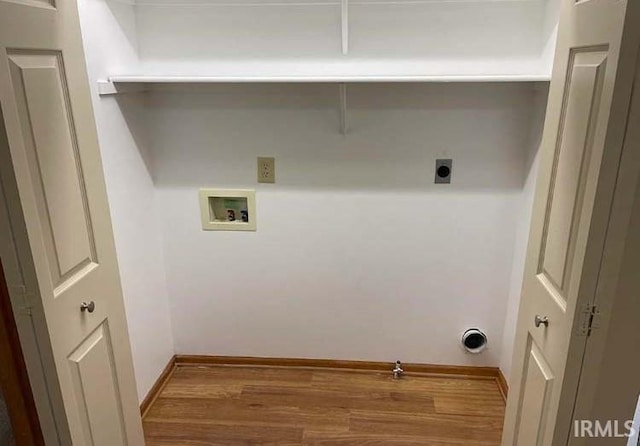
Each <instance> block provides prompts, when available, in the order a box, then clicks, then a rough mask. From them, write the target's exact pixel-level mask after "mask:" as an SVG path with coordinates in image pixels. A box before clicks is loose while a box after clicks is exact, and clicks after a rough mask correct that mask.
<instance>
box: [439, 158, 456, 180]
mask: <svg viewBox="0 0 640 446" xmlns="http://www.w3.org/2000/svg"><path fill="white" fill-rule="evenodd" d="M452 172H453V160H452V159H437V160H436V178H435V183H436V184H449V183H451V175H452Z"/></svg>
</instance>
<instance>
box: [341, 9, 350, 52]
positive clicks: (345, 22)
mask: <svg viewBox="0 0 640 446" xmlns="http://www.w3.org/2000/svg"><path fill="white" fill-rule="evenodd" d="M340 16H341V18H342V54H343V55H345V56H346V55H347V54H349V0H341V2H340Z"/></svg>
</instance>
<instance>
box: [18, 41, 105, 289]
mask: <svg viewBox="0 0 640 446" xmlns="http://www.w3.org/2000/svg"><path fill="white" fill-rule="evenodd" d="M9 62H10V70H11V79H12V81H13V82H14V89H15V90H14V91H15V93H16V104H17V106H18V110H19V119H20V123H21V125H22V131H23V136H24V147H25V148H26V150H27V151H28V155H29V159H30V167H31V172H30V173H31V179H32V181H33V183H34V184H33V190H34V191H35V193H36V200H37V203H38V210H39V213H40V219H41V221H42V222H43V228H42V230H43V235H44V238H45V243H46V245H47V246H46V248H47V249H46V251H47V256H48V257H49V264H50V266H52V267H53V268H52V270H51V271H50V273H51V282H52V284H53V287H54V295H55V296H58V295H59V294H60V293H61V292H62V291H63V290H64V289H65V288H66V287H67V286H69V285H70V283H71V282H73V281H77V280H80V279H81V277H82V276H83V275H85V274H86V273H87V272H88V271H90V270H91V269H92V268H93V267H95V266H96V261H97V255H96V252H95V242H94V238H93V231H92V228H91V219H90V217H89V215H88V212H87V196H86V190H85V187H84V175H83V172H82V165H81V163H80V159H79V154H78V150H77V148H78V140H77V137H76V133H75V125H74V122H73V113H72V111H71V110H70V106H69V104H70V101H69V97H68V95H67V92H68V89H69V88H68V86H67V84H66V78H65V74H64V65H63V61H62V54H61V53H59V52H40V53H37V52H29V53H27V54H20V53H16V52H11V53H9Z"/></svg>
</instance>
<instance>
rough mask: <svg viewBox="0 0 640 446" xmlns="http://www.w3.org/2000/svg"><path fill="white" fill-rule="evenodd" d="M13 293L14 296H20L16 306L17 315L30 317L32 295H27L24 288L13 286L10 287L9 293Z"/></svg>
mask: <svg viewBox="0 0 640 446" xmlns="http://www.w3.org/2000/svg"><path fill="white" fill-rule="evenodd" d="M11 291H12V292H14V293H15V294H16V295H18V296H20V302H19V304H18V308H17V313H18V314H19V315H22V316H29V317H31V316H32V314H33V313H32V312H31V310H32V308H33V303H32V301H33V299H34V298H35V296H34V294H33V293H29V292H28V291H27V288H26V287H25V286H22V285H20V286H14V287H11V289H10V292H11Z"/></svg>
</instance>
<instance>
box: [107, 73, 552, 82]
mask: <svg viewBox="0 0 640 446" xmlns="http://www.w3.org/2000/svg"><path fill="white" fill-rule="evenodd" d="M109 81H110V82H113V83H115V84H118V83H143V84H160V83H162V84H174V83H176V84H180V83H191V84H193V83H270V82H274V83H285V82H291V83H305V82H326V83H351V82H353V83H359V82H548V81H549V76H548V75H546V74H486V75H482V74H481V75H434V76H429V75H427V76H417V75H409V76H403V75H397V76H393V75H391V76H389V75H380V76H378V75H371V76H339V75H331V76H295V75H294V76H269V75H236V76H162V75H150V76H148V75H122V76H111V77H109Z"/></svg>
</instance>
